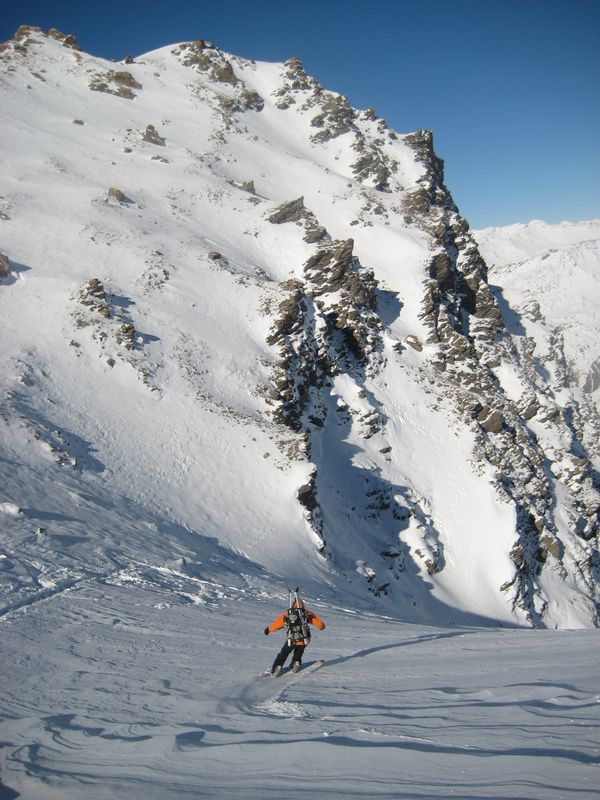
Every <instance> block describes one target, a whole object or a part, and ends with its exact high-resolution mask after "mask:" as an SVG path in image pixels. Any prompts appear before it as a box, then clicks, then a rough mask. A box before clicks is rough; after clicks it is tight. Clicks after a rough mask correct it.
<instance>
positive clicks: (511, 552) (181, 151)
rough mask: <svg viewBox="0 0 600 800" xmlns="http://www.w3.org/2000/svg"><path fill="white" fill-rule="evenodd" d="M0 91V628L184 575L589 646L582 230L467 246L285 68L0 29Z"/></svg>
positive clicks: (346, 107) (593, 456)
mask: <svg viewBox="0 0 600 800" xmlns="http://www.w3.org/2000/svg"><path fill="white" fill-rule="evenodd" d="M0 91H1V95H2V100H1V102H0V118H1V128H2V135H1V137H0V159H1V165H2V175H3V181H2V189H1V190H0V191H1V195H0V250H1V251H2V254H3V259H1V260H0V271H1V275H2V277H1V283H0V317H1V319H2V323H3V328H2V337H1V339H0V367H1V369H0V382H1V390H2V393H1V399H0V420H1V424H2V440H3V445H2V459H1V460H0V475H1V486H2V495H1V496H0V550H1V552H0V556H1V559H2V560H1V561H0V581H1V582H2V600H1V608H0V613H2V609H4V611H5V612H6V611H7V610H9V609H14V608H17V607H20V606H23V605H26V604H27V603H30V602H33V601H34V600H35V599H36V598H37V599H39V598H44V597H47V596H48V595H49V594H52V593H53V592H60V591H64V590H66V589H69V588H71V587H73V586H76V585H77V584H78V583H79V582H81V581H85V580H94V579H100V578H101V579H102V580H103V581H105V580H108V579H109V577H110V576H111V575H113V574H115V573H118V574H119V575H123V574H124V572H123V570H127V575H129V579H131V580H132V581H135V580H141V577H140V575H141V574H142V573H141V572H140V571H139V570H142V566H140V565H143V569H144V570H147V569H149V568H150V567H151V568H152V569H155V570H160V569H167V567H168V566H169V565H171V567H172V566H173V564H178V565H179V567H178V569H181V570H183V571H184V572H185V569H184V567H185V565H188V567H185V568H189V565H190V564H197V565H199V564H203V565H204V566H203V567H202V569H203V570H207V571H208V572H207V573H206V574H208V576H209V578H210V584H211V587H212V588H211V592H214V594H211V597H216V598H218V596H219V592H220V591H222V590H223V588H222V587H226V586H227V585H228V582H230V581H233V580H235V581H238V582H239V581H249V582H251V581H253V580H257V579H258V577H257V576H261V579H264V577H265V576H267V577H268V579H269V581H271V582H272V583H273V585H277V586H282V587H285V586H286V585H290V584H291V583H292V582H293V585H296V584H298V583H300V584H301V585H302V586H303V587H304V588H305V590H306V592H307V593H308V594H312V596H324V595H327V596H329V597H330V598H331V597H335V598H336V599H337V601H338V602H339V603H342V604H346V605H348V606H351V607H357V606H363V607H364V606H366V607H373V606H375V607H377V608H380V609H382V610H383V611H384V612H393V613H394V614H396V615H399V616H401V617H403V618H405V619H407V620H410V621H420V622H436V623H440V624H442V623H448V622H469V623H477V622H479V623H482V622H483V623H493V624H507V625H510V624H518V625H534V626H548V627H591V626H594V625H598V622H599V613H598V612H599V608H600V606H599V603H600V558H599V554H598V535H599V507H600V505H599V504H600V479H599V473H598V470H599V468H600V446H599V442H600V436H599V433H600V425H599V404H598V398H599V397H600V389H599V386H600V337H599V334H598V330H599V326H598V315H599V312H598V299H599V297H600V292H599V290H598V281H599V280H600V278H599V275H600V273H599V268H598V265H599V255H598V254H599V252H600V250H599V241H600V221H598V220H596V221H591V222H585V223H577V224H570V223H569V224H567V223H563V224H562V225H546V224H544V223H539V222H533V223H530V224H529V225H526V226H521V225H518V226H511V227H509V228H495V229H486V230H482V231H476V232H472V231H470V229H469V225H468V223H467V221H466V220H465V219H464V218H463V217H462V216H461V214H460V212H459V210H458V209H457V207H456V205H455V203H454V201H453V199H452V197H451V195H450V193H449V191H448V189H447V188H446V186H445V184H444V174H443V162H442V161H441V160H440V159H439V158H438V157H437V156H436V154H435V151H434V148H433V140H432V135H431V133H430V132H428V131H418V132H416V133H409V134H400V133H397V132H395V131H393V130H392V129H391V128H390V127H389V126H388V125H387V123H386V121H385V120H384V119H381V118H380V117H379V116H378V115H377V113H376V112H375V111H374V110H373V109H366V110H356V109H354V108H352V107H351V106H350V104H349V103H348V101H347V99H346V98H345V97H343V96H341V95H339V94H336V93H333V92H330V91H328V90H327V89H325V88H324V87H322V86H320V85H319V84H318V83H317V81H316V80H315V79H314V78H312V77H311V76H309V75H308V74H307V73H306V72H305V70H304V69H303V67H302V64H301V62H300V61H299V60H298V59H296V58H293V59H290V60H288V61H286V62H285V63H281V64H272V63H261V62H254V61H249V60H246V59H243V58H239V57H237V56H233V55H230V54H227V53H224V52H223V51H221V50H220V49H218V48H217V47H215V46H214V45H213V44H212V43H210V42H207V41H204V40H198V41H195V42H184V43H180V44H177V45H173V46H170V47H166V48H162V49H160V50H156V51H154V52H151V53H147V54H145V55H143V56H140V57H137V58H131V57H128V58H127V59H124V61H123V62H119V63H114V62H108V61H105V60H103V59H100V58H96V57H93V56H91V55H88V54H86V53H84V52H82V51H81V50H80V49H79V48H78V46H77V42H76V40H75V39H74V37H72V36H65V35H64V34H62V33H60V32H59V31H56V30H50V31H49V32H48V33H44V32H43V31H41V30H39V29H36V28H30V27H23V28H20V29H19V31H18V32H17V34H16V35H15V37H14V38H13V39H12V40H11V41H9V42H6V43H5V44H4V45H2V46H1V48H0ZM171 567H169V568H171ZM198 569H200V567H198ZM203 574H204V573H203ZM136 576H137V577H136ZM253 576H254V577H253Z"/></svg>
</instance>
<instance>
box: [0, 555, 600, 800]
mask: <svg viewBox="0 0 600 800" xmlns="http://www.w3.org/2000/svg"><path fill="white" fill-rule="evenodd" d="M152 575H153V576H154V577H153V578H152ZM117 576H118V573H114V575H112V576H110V577H109V580H107V581H105V582H95V581H86V582H84V583H82V584H80V585H78V586H76V587H73V588H72V590H71V591H63V592H62V593H57V594H56V595H55V596H54V597H53V598H52V602H45V603H44V602H42V603H38V604H37V605H32V606H30V607H29V608H28V609H22V610H20V611H19V612H14V613H13V614H12V615H7V616H5V617H4V618H3V619H2V621H1V622H0V627H1V630H2V637H3V650H4V653H5V654H8V655H9V658H10V660H11V663H12V669H11V670H7V671H6V675H5V677H4V680H3V683H2V688H1V689H0V704H1V707H2V708H4V709H5V710H6V711H7V716H6V718H5V720H4V722H3V723H2V724H1V725H0V741H1V742H2V750H1V751H0V753H1V763H2V773H1V774H2V778H3V780H4V782H5V784H6V786H9V787H12V788H13V789H15V790H16V791H19V792H21V796H22V797H23V798H31V799H32V800H33V798H42V797H43V798H54V797H56V798H58V797H61V798H65V799H67V798H80V797H82V796H83V794H85V797H86V798H92V799H94V798H104V797H121V796H123V797H124V796H126V795H127V796H128V797H132V798H135V797H140V798H141V797H144V798H157V800H158V798H173V799H174V798H178V797H186V796H189V797H209V798H223V799H224V800H228V799H229V798H234V797H239V796H240V793H243V794H244V796H247V797H249V798H252V799H253V800H254V799H255V800H259V798H275V797H279V796H281V793H282V792H285V791H288V792H289V791H290V781H292V782H293V786H294V789H293V796H297V797H305V796H306V797H309V796H312V797H315V796H318V797H331V798H342V797H365V796H376V797H399V798H417V797H440V798H445V797H449V796H458V797H465V798H507V799H508V798H511V800H514V798H527V799H528V800H531V798H548V797H550V798H559V797H564V798H575V797H578V798H590V800H591V799H592V798H594V797H595V796H596V795H595V792H596V782H597V775H598V771H599V768H600V739H599V732H600V694H599V693H598V681H597V678H598V668H597V642H596V639H597V634H596V633H595V632H593V631H528V630H518V629H513V630H510V629H493V628H489V629H480V628H455V629H442V628H431V627H423V626H417V625H407V624H404V623H401V622H399V621H395V620H393V619H389V618H380V617H378V616H377V615H373V614H364V613H354V614H350V613H347V612H343V611H341V610H336V609H335V608H334V607H333V606H330V605H329V604H328V603H327V602H325V601H323V602H320V603H318V604H317V605H318V609H319V614H320V615H322V617H323V618H324V619H325V621H326V623H327V628H326V630H325V631H323V632H317V633H316V634H315V636H314V637H313V642H312V644H311V645H310V648H309V650H308V652H307V655H306V657H305V662H306V665H307V668H306V671H305V672H304V673H303V672H300V673H298V674H297V675H291V674H288V675H285V674H284V675H283V676H281V677H279V678H271V677H270V676H265V675H261V674H257V673H260V670H261V668H262V669H264V667H265V665H267V664H270V662H271V661H272V658H273V656H274V654H275V653H276V652H277V650H278V649H279V647H280V645H281V642H282V639H281V636H280V637H279V638H278V637H277V635H273V636H270V637H264V636H262V633H261V630H262V627H263V626H264V624H266V622H268V621H269V620H270V619H271V618H272V617H273V616H274V615H275V614H276V613H278V611H279V610H280V607H281V605H282V602H283V601H282V600H281V599H280V600H277V598H276V596H274V595H273V594H272V593H271V594H269V593H268V591H265V589H266V586H264V585H262V584H261V583H260V580H258V581H257V579H256V578H255V579H251V583H252V582H253V581H254V584H255V585H254V588H252V586H248V588H247V589H246V590H245V592H244V593H243V594H242V593H240V592H238V593H237V594H238V595H239V596H234V594H235V593H234V594H232V593H231V592H230V591H228V590H227V589H226V587H225V585H223V586H222V597H220V598H219V601H218V602H216V603H214V604H212V605H199V604H194V603H190V602H189V600H186V599H185V598H184V597H183V595H182V593H181V592H180V591H179V590H178V580H179V578H178V577H177V575H176V574H175V571H174V573H173V574H172V575H170V574H168V572H167V570H164V571H160V570H156V569H155V570H148V571H147V572H146V580H145V581H141V580H122V578H123V573H122V572H121V573H120V577H117ZM115 577H117V579H116V580H115ZM273 588H274V587H273V586H272V587H271V589H273ZM275 594H276V593H275ZM283 596H284V592H283V591H282V592H281V595H280V597H283ZM42 641H43V642H44V647H43V648H40V647H39V644H40V643H41V642H42ZM321 657H323V658H325V659H326V663H325V665H324V666H322V667H321V668H319V669H318V670H316V671H314V672H311V671H310V662H312V661H313V660H314V659H315V658H321ZM296 785H297V786H298V788H297V789H296ZM0 796H3V795H1V794H0ZM6 796H9V795H6Z"/></svg>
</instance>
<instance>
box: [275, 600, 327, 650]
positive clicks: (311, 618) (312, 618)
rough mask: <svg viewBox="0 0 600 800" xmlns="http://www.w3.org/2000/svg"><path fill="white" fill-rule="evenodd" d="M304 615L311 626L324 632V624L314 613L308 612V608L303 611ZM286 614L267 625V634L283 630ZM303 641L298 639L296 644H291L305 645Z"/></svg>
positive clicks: (285, 612)
mask: <svg viewBox="0 0 600 800" xmlns="http://www.w3.org/2000/svg"><path fill="white" fill-rule="evenodd" d="M304 613H305V614H306V619H307V621H308V622H310V624H311V625H314V626H315V628H318V629H319V630H320V631H324V630H325V623H324V622H323V620H322V619H321V618H320V617H317V615H316V614H315V613H314V611H309V610H308V608H305V609H304ZM287 615H288V612H287V611H284V612H283V614H280V615H279V616H278V617H277V619H275V620H273V622H272V623H271V624H270V625H269V627H268V629H267V630H268V631H269V633H275V631H280V630H281V629H282V628H285V625H286V621H287ZM305 643H306V642H305V640H304V639H300V640H299V641H297V642H292V644H305Z"/></svg>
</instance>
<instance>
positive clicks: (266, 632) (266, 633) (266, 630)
mask: <svg viewBox="0 0 600 800" xmlns="http://www.w3.org/2000/svg"><path fill="white" fill-rule="evenodd" d="M268 635H269V629H268V628H265V636H268Z"/></svg>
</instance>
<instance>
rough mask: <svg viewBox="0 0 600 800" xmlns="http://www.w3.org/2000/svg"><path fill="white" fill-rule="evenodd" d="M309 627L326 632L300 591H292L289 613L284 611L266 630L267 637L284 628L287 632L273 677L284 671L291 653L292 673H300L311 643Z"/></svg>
mask: <svg viewBox="0 0 600 800" xmlns="http://www.w3.org/2000/svg"><path fill="white" fill-rule="evenodd" d="M309 625H314V626H315V628H318V629H319V630H320V631H322V630H325V623H324V622H323V620H322V619H321V618H320V617H318V616H317V615H316V614H315V613H314V612H313V611H309V609H308V608H305V606H304V600H302V598H300V597H299V595H298V589H296V591H295V592H292V591H290V602H289V609H288V611H284V613H283V614H280V615H279V616H278V617H277V619H275V620H273V622H272V623H271V624H270V625H269V626H268V627H266V628H265V636H268V635H269V634H270V633H275V631H279V630H281V629H282V628H286V630H287V639H286V641H285V644H284V645H283V647H282V648H281V650H280V651H279V653H278V655H277V657H276V659H275V661H274V662H273V666H272V667H271V675H273V676H277V675H279V673H280V672H281V670H282V669H283V665H284V664H285V662H286V660H287V657H288V656H289V654H290V653H291V652H293V653H294V655H293V656H292V667H291V669H292V672H298V670H299V669H300V665H301V663H302V655H303V654H304V648H305V647H306V645H307V644H308V643H309V642H310V628H309Z"/></svg>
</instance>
